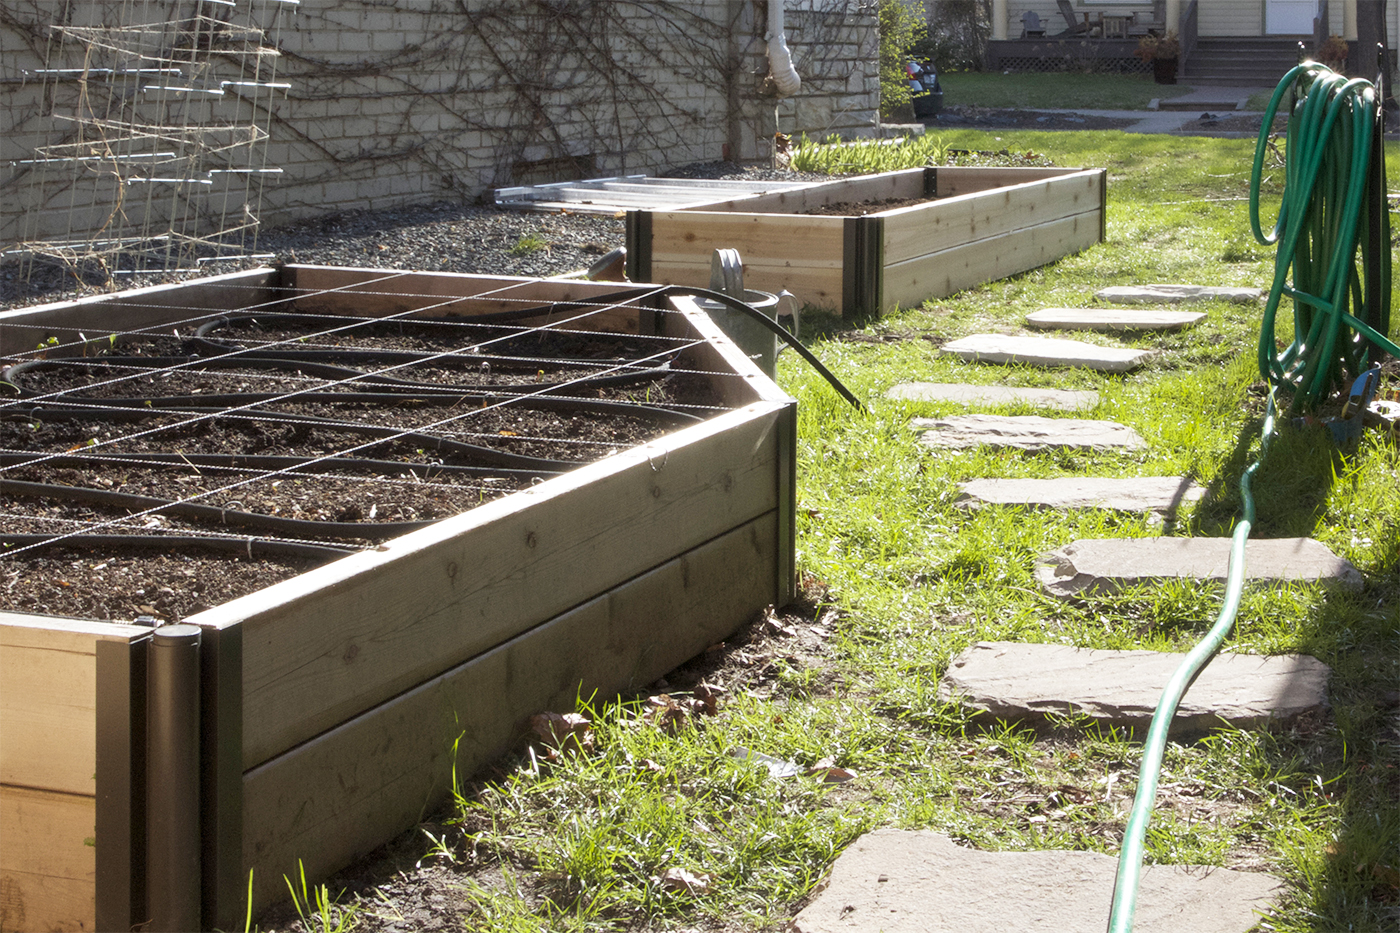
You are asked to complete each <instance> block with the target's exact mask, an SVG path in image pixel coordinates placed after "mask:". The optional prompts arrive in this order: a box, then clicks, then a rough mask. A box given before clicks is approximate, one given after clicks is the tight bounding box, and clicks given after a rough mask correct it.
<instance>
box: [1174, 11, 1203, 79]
mask: <svg viewBox="0 0 1400 933" xmlns="http://www.w3.org/2000/svg"><path fill="white" fill-rule="evenodd" d="M1199 34H1200V23H1199V19H1198V14H1197V11H1196V0H1191V2H1190V3H1189V4H1187V6H1186V12H1185V13H1183V14H1181V25H1180V27H1178V29H1177V31H1176V35H1177V41H1178V42H1180V43H1181V54H1180V57H1179V58H1178V59H1177V62H1176V76H1177V79H1178V80H1180V79H1182V78H1184V77H1186V62H1187V60H1188V59H1189V58H1190V57H1191V53H1192V52H1194V51H1195V50H1196V41H1197V39H1198V38H1199Z"/></svg>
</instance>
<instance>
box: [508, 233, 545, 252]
mask: <svg viewBox="0 0 1400 933" xmlns="http://www.w3.org/2000/svg"><path fill="white" fill-rule="evenodd" d="M542 249H549V241H548V240H546V239H545V238H544V237H542V236H540V235H539V234H538V233H527V234H525V235H524V236H522V237H521V238H520V239H518V240H516V241H515V245H514V246H512V247H511V248H510V254H511V255H512V256H528V255H530V254H531V253H538V252H539V251H540V250H542Z"/></svg>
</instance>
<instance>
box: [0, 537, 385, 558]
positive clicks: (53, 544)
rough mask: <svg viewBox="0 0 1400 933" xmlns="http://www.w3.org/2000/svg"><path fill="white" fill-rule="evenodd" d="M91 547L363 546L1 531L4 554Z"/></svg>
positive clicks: (311, 553) (232, 550)
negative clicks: (8, 550)
mask: <svg viewBox="0 0 1400 933" xmlns="http://www.w3.org/2000/svg"><path fill="white" fill-rule="evenodd" d="M20 547H23V548H28V549H36V548H37V549H46V548H62V547H70V548H91V549H93V550H108V549H121V550H126V549H128V548H160V549H161V550H165V551H169V550H174V549H175V548H191V547H194V548H201V549H203V550H207V551H219V552H221V553H225V554H240V555H247V556H248V557H249V558H255V557H310V558H312V559H315V560H334V559H336V558H338V557H344V556H345V555H347V554H354V553H355V552H356V551H360V550H363V549H362V548H358V547H349V546H347V547H336V546H335V545H333V544H315V543H312V542H310V541H278V540H273V539H269V538H254V537H246V538H240V537H236V536H233V535H97V534H72V535H42V534H9V533H0V554H3V550H4V549H7V548H20Z"/></svg>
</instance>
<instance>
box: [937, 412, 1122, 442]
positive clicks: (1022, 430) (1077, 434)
mask: <svg viewBox="0 0 1400 933" xmlns="http://www.w3.org/2000/svg"><path fill="white" fill-rule="evenodd" d="M909 423H910V425H911V426H912V427H913V428H914V430H916V431H920V432H922V433H921V434H920V435H919V443H921V444H923V445H924V446H926V447H935V448H937V447H954V448H964V447H980V446H981V445H983V444H986V445H988V446H991V447H1019V448H1021V449H1022V450H1045V449H1047V448H1052V447H1077V448H1089V449H1093V450H1140V449H1142V448H1145V447H1146V446H1147V442H1146V441H1144V440H1143V439H1142V438H1141V437H1140V436H1138V433H1137V432H1136V431H1134V430H1133V429H1132V428H1130V427H1127V426H1125V425H1121V424H1119V423H1117V422H1116V421H1094V420H1090V419H1086V418H1042V417H1040V416H1039V415H951V416H949V417H947V418H914V419H913V420H912V421H910V422H909Z"/></svg>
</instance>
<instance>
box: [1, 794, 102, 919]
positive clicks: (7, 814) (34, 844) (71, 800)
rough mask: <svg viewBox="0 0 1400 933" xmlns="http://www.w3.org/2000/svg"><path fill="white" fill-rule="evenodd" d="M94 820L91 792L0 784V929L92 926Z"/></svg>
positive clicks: (94, 912) (94, 904) (94, 902)
mask: <svg viewBox="0 0 1400 933" xmlns="http://www.w3.org/2000/svg"><path fill="white" fill-rule="evenodd" d="M96 820H97V804H96V800H95V799H94V798H93V797H85V796H80V795H77V794H61V793H54V792H51V791H38V790H32V789H29V788H23V787H10V786H7V785H3V784H0V827H3V831H4V838H3V844H0V933H20V931H29V930H92V929H95V928H96V922H97V858H96V854H97V850H96V849H95V848H94V847H93V837H94V834H95V829H94V826H95V825H96Z"/></svg>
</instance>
